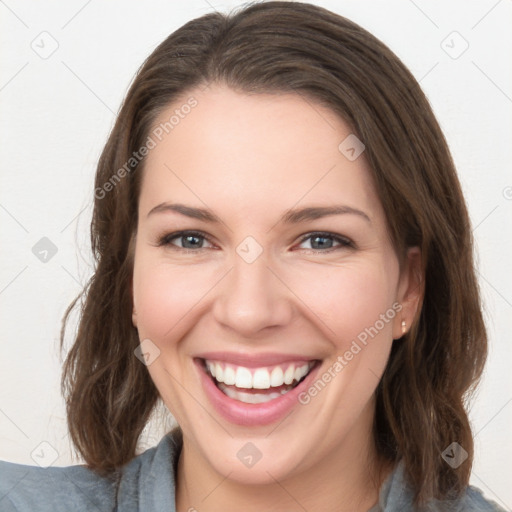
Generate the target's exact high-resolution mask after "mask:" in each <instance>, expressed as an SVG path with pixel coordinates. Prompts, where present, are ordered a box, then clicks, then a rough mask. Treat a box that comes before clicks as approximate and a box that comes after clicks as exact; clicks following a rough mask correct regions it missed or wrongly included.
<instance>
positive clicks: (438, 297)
mask: <svg viewBox="0 0 512 512" xmlns="http://www.w3.org/2000/svg"><path fill="white" fill-rule="evenodd" d="M212 83H219V84H224V85H227V86H228V87H230V88H232V89H233V90H236V91H240V92H244V93H251V94H258V93H276V94H278V93H295V94H300V95H302V96H303V97H304V98H305V99H310V100H312V101H316V102H319V103H320V104H322V105H325V106H327V107H328V108H330V109H331V110H333V111H334V112H336V113H338V114H339V115H340V116H341V118H342V119H343V120H344V121H345V122H346V123H348V125H349V126H350V127H351V129H352V131H353V132H354V133H355V134H357V136H358V137H359V138H360V139H361V140H362V141H363V142H364V144H365V145H366V151H365V153H364V155H365V157H366V159H367V161H368V163H369V165H370V167H371V170H372V173H373V179H374V182H375V185H376V189H377V192H378V195H379V197H380V200H381V202H382V205H383V207H384V211H385V212H386V215H387V221H388V225H389V230H390V233H391V236H392V240H393V243H394V246H395V248H396V250H397V254H398V255H399V257H401V256H403V255H404V254H405V250H406V248H407V247H410V246H419V247H420V249H421V251H422V255H423V272H424V293H423V301H422V304H421V309H420V310H419V312H418V314H417V317H416V319H415V321H414V323H413V325H412V326H411V329H410V331H409V332H408V334H407V335H406V336H404V337H403V338H402V339H400V340H398V341H395V342H394V344H393V348H392V351H391V354H390V358H389V361H388V364H387V367H386V369H385V372H384V375H383V377H382V379H381V381H380V383H379V385H378V388H377V390H376V411H375V412H376V414H375V421H374V429H373V436H374V442H375V446H376V448H377V450H378V453H379V455H380V456H381V457H382V458H383V460H387V461H389V462H391V463H396V462H397V461H398V460H399V459H403V461H404V463H405V468H406V476H407V478H408V481H409V482H410V484H411V485H412V486H413V489H414V490H415V492H416V496H415V501H416V503H417V504H421V503H424V502H425V501H426V500H428V499H431V498H433V497H435V498H438V499H443V498H447V497H449V496H452V495H453V496H454V495H456V494H458V493H459V492H462V490H463V489H464V488H465V487H466V486H467V485H468V481H469V476H470V472H471V466H472V459H473V438H472V433H471V428H470V425H469V422H468V416H467V412H466V410H465V406H466V402H467V399H468V397H469V396H470V394H471V392H473V391H474V387H475V385H476V383H477V381H478V379H479V377H480V375H481V372H482V369H483V365H484V361H485V358H486V353H487V352H486V351H487V339H486V332H485V326H484V323H483V319H482V312H481V303H480V298H479V290H478V286H477V280H476V277H475V270H474V263H473V253H472V251H473V241H472V236H471V230H470V223H469V218H468V213H467V210H466V206H465V202H464V198H463V195H462V192H461V187H460V184H459V181H458V178H457V175H456V170H455V167H454V163H453V161H452V158H451V155H450V151H449V149H448V146H447V143H446V141H445V138H444V136H443V134H442V132H441V129H440V127H439V125H438V123H437V121H436V119H435V117H434V115H433V112H432V110H431V108H430V106H429V103H428V101H427V99H426V97H425V95H424V93H423V92H422V91H421V89H420V87H419V85H418V83H417V82H416V80H415V79H414V77H413V76H412V74H411V73H410V72H409V71H408V69H407V68H406V67H405V66H404V64H403V63H402V62H401V61H400V60H399V59H398V58H397V57H396V56H395V54H394V53H393V52H391V50H390V49H389V48H387V47H386V46H385V45H384V44H383V43H382V42H380V41H379V40H378V39H376V38H375V37H374V36H373V35H371V34H370V33H368V32H367V31H366V30H364V29H363V28H361V27H360V26H358V25H356V24H355V23H353V22H351V21H349V20H347V19H345V18H343V17H341V16H339V15H336V14H334V13H332V12H330V11H328V10H326V9H323V8H321V7H317V6H313V5H310V4H307V3H298V2H263V3H256V4H249V5H246V6H244V7H243V8H239V9H237V10H235V11H234V12H233V13H231V14H230V15H223V14H219V13H212V14H207V15H204V16H202V17H200V18H198V19H195V20H192V21H190V22H188V23H186V24H185V25H184V26H183V27H181V28H180V29H178V30H177V31H175V32H174V33H172V34H171V35H170V36H169V37H168V38H167V39H166V40H165V41H164V42H163V43H161V44H160V45H159V46H158V47H157V48H156V49H155V50H154V52H153V53H152V54H151V55H150V56H149V57H148V58H147V60H146V61H145V62H144V64H143V65H142V67H141V68H140V69H139V71H138V73H137V75H136V77H135V80H134V81H133V83H132V85H131V87H130V89H129V91H128V93H127V96H126V99H125V100H124V103H123V105H122V108H121V109H120V112H119V114H118V116H117V119H116V122H115V125H114V128H113V130H112V132H111V134H110V136H109V139H108V141H107V144H106V146H105V148H104V150H103V153H102V155H101V157H100V160H99V164H98V167H97V172H96V181H95V183H96V194H95V202H94V212H93V219H92V223H91V243H92V249H93V253H94V258H95V270H94V273H93V275H92V277H91V279H90V281H89V282H88V284H87V286H86V287H85V289H84V291H83V292H82V294H81V295H80V296H79V297H77V298H76V299H75V301H74V302H73V303H72V304H71V305H70V307H69V308H68V310H67V311H66V314H65V316H64V319H63V327H62V332H61V349H62V348H63V346H64V334H65V331H66V325H67V323H68V320H69V315H70V313H71V311H72V310H73V308H74V307H75V306H77V305H80V319H79V324H78V330H77V335H76V340H75V342H74V344H73V346H72V347H71V349H70V351H69V353H68V355H67V358H66V361H65V364H64V371H63V376H62V390H63V393H64V395H65V398H66V406H67V418H68V424H69V429H70V435H71V439H72V441H73V443H74V445H75V446H76V448H77V450H78V451H79V452H80V454H81V455H82V457H83V458H84V460H85V462H86V464H87V466H88V467H89V468H90V469H92V470H94V471H96V472H98V473H100V474H102V475H108V474H110V473H113V472H114V471H115V470H116V469H118V468H120V467H121V466H122V465H124V464H125V463H127V462H128V461H130V460H131V459H132V458H133V457H134V456H135V455H136V445H137V440H138V439H139V436H140V434H141V431H142V429H143V428H144V426H145V425H146V423H147V421H148V418H149V416H150V414H151V412H152V411H153V409H154V407H155V404H156V403H157V401H158V400H159V394H158V391H157V389H156V387H155V386H154V384H153V382H152V380H151V378H150V376H149V373H148V371H147V369H146V367H145V366H144V365H143V364H141V363H140V361H139V360H138V359H137V358H136V357H135V356H134V349H135V348H136V347H137V346H138V343H139V339H138V335H137V330H136V329H135V328H134V327H133V325H132V320H131V313H132V295H131V279H132V272H133V254H134V247H133V244H132V241H133V235H134V234H135V232H136V226H137V206H138V204H137V203H138V196H139V191H140V183H141V176H142V173H143V166H144V160H143V159H142V160H141V161H138V160H136V159H133V158H132V157H133V154H134V152H136V151H137V150H138V149H139V148H141V147H142V146H144V144H145V142H146V140H147V137H148V135H149V133H150V130H151V128H152V126H153V124H154V122H155V119H156V118H157V117H158V116H159V114H161V113H162V111H163V110H164V109H166V108H168V106H169V105H170V104H171V103H174V102H176V101H177V100H178V99H179V98H183V97H186V95H187V94H189V93H190V92H191V91H193V89H194V88H196V87H199V86H206V85H208V84H212ZM131 158H132V159H131ZM130 159H131V160H130ZM127 162H130V164H129V168H127V167H126V163H127ZM122 168H124V169H125V172H124V173H120V172H117V170H119V169H122ZM126 169H128V172H127V171H126ZM116 172H117V174H116ZM125 174H126V176H125ZM114 175H117V177H118V178H119V177H120V176H121V175H122V178H121V179H117V178H116V181H115V183H114V182H113V181H112V180H113V177H114ZM109 180H110V182H111V183H114V185H113V186H112V187H105V184H106V183H107V182H109ZM107 188H108V189H109V190H108V191H107ZM454 441H456V442H458V443H459V444H460V445H461V446H462V447H463V448H464V449H465V450H466V451H467V452H468V454H469V457H468V459H467V460H466V461H465V462H464V463H463V464H462V465H460V467H458V468H457V469H452V468H451V467H450V466H449V465H448V464H447V463H445V461H444V460H443V459H442V457H441V452H443V450H444V449H445V448H446V447H448V446H449V445H450V444H451V443H452V442H454Z"/></svg>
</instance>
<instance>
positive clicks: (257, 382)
mask: <svg viewBox="0 0 512 512" xmlns="http://www.w3.org/2000/svg"><path fill="white" fill-rule="evenodd" d="M252 387H253V388H255V389H268V388H269V387H270V375H269V374H268V371H267V370H264V369H263V368H258V369H257V370H256V371H255V372H254V377H253V378H252Z"/></svg>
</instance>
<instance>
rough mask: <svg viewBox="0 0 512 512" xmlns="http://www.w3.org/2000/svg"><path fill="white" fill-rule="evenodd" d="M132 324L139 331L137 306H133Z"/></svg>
mask: <svg viewBox="0 0 512 512" xmlns="http://www.w3.org/2000/svg"><path fill="white" fill-rule="evenodd" d="M132 324H133V327H135V329H137V312H136V311H135V306H133V311H132Z"/></svg>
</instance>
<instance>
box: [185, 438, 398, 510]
mask: <svg viewBox="0 0 512 512" xmlns="http://www.w3.org/2000/svg"><path fill="white" fill-rule="evenodd" d="M353 430H354V431H355V432H353V433H350V434H349V435H348V436H347V437H346V439H345V440H344V441H343V443H341V444H340V445H339V446H338V447H336V448H335V449H334V450H332V451H330V452H329V454H328V455H327V456H326V457H323V458H322V459H321V461H320V462H319V463H317V464H316V465H314V466H310V467H308V468H307V469H306V470H304V471H298V470H297V469H298V468H295V470H294V471H293V476H290V477H287V478H285V479H282V480H280V481H278V480H276V479H274V478H273V479H272V481H271V482H270V483H267V484H258V485H248V484H243V483H240V482H237V481H234V480H232V479H230V478H229V475H221V474H219V473H218V472H217V471H215V469H214V468H213V467H212V466H211V465H210V464H209V463H208V461H207V460H204V458H202V457H201V456H200V454H198V453H197V451H196V450H195V449H194V446H193V445H192V444H191V443H190V442H189V441H188V440H187V438H186V437H185V438H184V441H183V449H182V452H181V454H180V458H179V462H178V471H177V485H176V507H177V508H176V510H177V512H191V511H194V510H197V511H198V510H200V511H201V512H213V511H218V510H223V511H224V512H231V511H233V512H234V511H237V512H238V511H239V510H244V511H246V512H260V511H261V510H267V511H274V510H275V511H282V510H286V511H289V512H295V511H297V512H303V511H304V510H307V511H308V512H320V511H322V512H325V511H334V510H335V511H336V512H348V511H350V512H367V511H368V510H369V509H371V508H372V507H373V506H374V505H375V504H376V503H377V501H378V497H379V489H380V486H381V485H382V483H383V481H384V479H385V478H386V477H387V475H388V474H389V472H390V471H391V469H392V466H391V465H390V464H388V463H385V462H383V461H382V460H380V459H379V458H378V457H377V454H376V452H375V449H374V448H373V442H372V441H373V440H372V437H371V432H370V431H369V432H366V434H367V435H361V431H359V432H357V429H353ZM361 439H364V440H365V442H364V443H361V442H357V440H361Z"/></svg>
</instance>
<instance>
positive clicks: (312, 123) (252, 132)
mask: <svg viewBox="0 0 512 512" xmlns="http://www.w3.org/2000/svg"><path fill="white" fill-rule="evenodd" d="M191 98H193V100H191ZM185 105H194V106H193V107H186V108H185ZM171 118H172V119H171ZM155 133H156V134H157V136H154V135H152V137H153V139H154V140H155V147H154V148H153V149H151V151H150V152H149V154H148V156H147V158H146V162H145V167H144V179H143V184H142V191H141V197H140V204H139V206H140V209H141V212H142V213H144V212H148V211H149V210H150V209H151V208H152V207H154V206H155V204H157V203H159V202H164V201H170V200H173V201H179V202H187V201H188V202H189V203H191V204H193V205H195V206H201V207H204V205H205V204H206V205H207V206H208V207H209V208H211V209H212V210H215V211H219V212H223V213H227V214H230V213H233V214H234V213H235V212H241V211H242V212H246V213H249V214H250V213H251V211H253V210H254V212H255V213H256V214H258V215H259V216H263V215H267V214H269V215H271V213H272V212H273V211H275V210H276V208H277V209H278V210H279V211H280V212H281V211H283V210H284V209H287V208H291V207H293V206H294V205H296V204H297V203H298V202H300V206H305V205H308V204H309V203H311V204H313V203H314V204H323V205H328V204H339V203H340V202H342V203H344V204H346V205H348V206H354V207H358V208H365V209H366V210H367V211H368V212H369V215H370V216H371V217H374V216H376V215H378V214H379V211H378V209H379V201H378V198H377V196H376V193H375V190H374V186H373V182H372V180H371V177H370V172H369V169H368V166H367V163H366V160H365V159H364V153H363V154H362V155H361V156H360V157H359V158H357V159H356V160H354V161H351V160H349V159H347V158H346V156H345V155H344V154H343V153H342V152H341V151H340V149H339V146H340V143H342V142H343V141H344V140H345V139H346V138H347V137H348V136H350V135H351V130H350V127H349V126H348V125H347V124H346V123H345V122H344V121H343V120H342V119H341V118H340V117H339V116H338V115H336V114H335V113H334V112H333V111H332V110H330V109H328V108H326V107H325V106H322V105H320V104H319V103H315V102H314V101H312V100H311V99H309V98H308V99H306V98H305V97H304V96H302V95H299V94H246V93H239V92H235V91H233V90H231V89H229V88H227V87H224V86H211V87H208V88H207V89H206V90H204V91H200V90H191V91H190V93H188V94H185V95H184V96H183V97H182V98H181V99H180V100H179V101H176V102H175V103H173V104H172V105H169V107H168V108H167V109H166V110H165V111H164V112H163V113H162V114H161V115H160V116H159V118H158V119H157V120H156V122H155V124H154V127H153V130H152V134H155ZM159 139H161V140H159Z"/></svg>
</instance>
